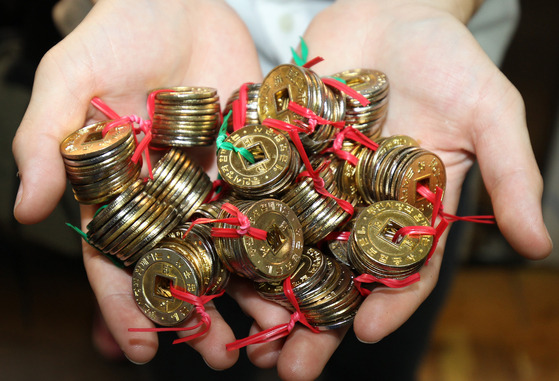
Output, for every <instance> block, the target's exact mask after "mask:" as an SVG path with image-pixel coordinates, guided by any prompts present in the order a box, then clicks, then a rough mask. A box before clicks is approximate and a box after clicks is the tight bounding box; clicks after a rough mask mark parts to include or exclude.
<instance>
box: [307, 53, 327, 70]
mask: <svg viewBox="0 0 559 381" xmlns="http://www.w3.org/2000/svg"><path fill="white" fill-rule="evenodd" d="M322 61H324V58H322V57H320V56H317V57H314V58H313V59H312V60H310V61H308V62H307V63H306V64H304V65H303V67H304V68H305V69H310V68H311V67H313V66H314V65H316V64H317V63H319V62H322Z"/></svg>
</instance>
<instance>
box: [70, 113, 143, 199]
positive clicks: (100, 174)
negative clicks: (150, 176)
mask: <svg viewBox="0 0 559 381" xmlns="http://www.w3.org/2000/svg"><path fill="white" fill-rule="evenodd" d="M108 123H109V122H108V121H107V122H100V123H95V124H93V125H90V126H86V127H83V128H80V129H79V130H77V131H75V132H73V133H72V134H70V135H69V136H68V137H67V138H66V139H64V140H63V141H62V143H61V144H60V152H61V154H62V158H63V160H64V166H65V168H66V175H67V177H68V180H69V181H70V184H71V185H72V189H73V192H74V197H75V198H76V200H77V201H78V202H80V203H82V204H99V203H102V202H105V201H108V200H110V199H112V198H114V197H115V196H116V195H118V194H120V193H121V192H122V191H123V190H124V189H126V187H127V186H128V185H130V184H131V183H133V182H134V181H135V180H136V179H137V178H138V177H139V176H140V169H141V164H142V162H141V161H138V162H137V163H134V162H133V161H132V155H133V154H134V150H135V149H136V141H135V137H134V133H133V131H132V125H131V124H130V123H129V122H122V123H118V124H116V125H114V126H112V128H110V129H108V130H107V132H106V134H105V136H103V130H104V129H105V127H106V126H107V124H108Z"/></svg>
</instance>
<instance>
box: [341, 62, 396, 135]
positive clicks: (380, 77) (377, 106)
mask: <svg viewBox="0 0 559 381" xmlns="http://www.w3.org/2000/svg"><path fill="white" fill-rule="evenodd" d="M332 77H334V78H340V79H342V80H343V81H344V82H345V83H346V85H348V86H349V87H351V88H352V89H353V90H355V91H357V92H358V93H359V94H361V95H363V96H364V97H365V98H366V99H367V100H368V101H369V104H368V105H367V106H363V105H362V104H361V103H359V101H358V100H357V99H353V98H351V97H346V107H345V118H344V120H345V122H346V123H347V124H348V125H351V126H352V127H353V128H355V129H357V130H359V131H360V132H361V133H362V134H363V135H365V136H367V137H369V138H370V139H375V138H377V137H379V136H380V133H381V131H382V128H381V127H382V122H383V121H384V119H385V117H386V110H387V108H388V89H389V85H388V80H387V78H386V75H385V74H384V73H381V72H380V71H377V70H370V69H355V70H346V71H343V72H340V73H336V74H334V75H332Z"/></svg>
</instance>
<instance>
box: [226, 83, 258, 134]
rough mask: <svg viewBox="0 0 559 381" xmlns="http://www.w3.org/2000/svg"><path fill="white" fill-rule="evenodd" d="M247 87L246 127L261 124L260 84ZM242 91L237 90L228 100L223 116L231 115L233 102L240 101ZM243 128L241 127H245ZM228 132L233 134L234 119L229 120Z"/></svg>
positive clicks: (251, 84) (250, 84)
mask: <svg viewBox="0 0 559 381" xmlns="http://www.w3.org/2000/svg"><path fill="white" fill-rule="evenodd" d="M246 86H247V100H246V110H244V111H245V124H244V126H250V125H252V124H260V119H259V117H258V92H259V91H260V86H261V84H260V83H249V84H247V85H246ZM239 92H240V89H237V90H235V91H234V92H233V94H231V96H230V97H229V99H227V104H226V105H225V108H224V109H223V115H227V114H229V112H230V111H231V110H233V102H234V101H236V100H238V99H239ZM244 126H241V127H244ZM227 131H229V132H230V133H231V132H233V118H229V119H228V120H227Z"/></svg>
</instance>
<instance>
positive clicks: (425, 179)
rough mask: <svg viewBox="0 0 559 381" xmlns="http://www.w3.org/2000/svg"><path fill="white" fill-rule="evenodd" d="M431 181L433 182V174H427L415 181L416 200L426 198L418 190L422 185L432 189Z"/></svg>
mask: <svg viewBox="0 0 559 381" xmlns="http://www.w3.org/2000/svg"><path fill="white" fill-rule="evenodd" d="M430 183H431V176H425V177H422V178H419V179H417V180H416V181H415V202H419V201H423V200H424V199H425V197H423V196H422V195H421V193H419V192H418V191H417V190H418V189H419V188H421V187H425V188H427V189H430V188H429V185H430Z"/></svg>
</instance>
